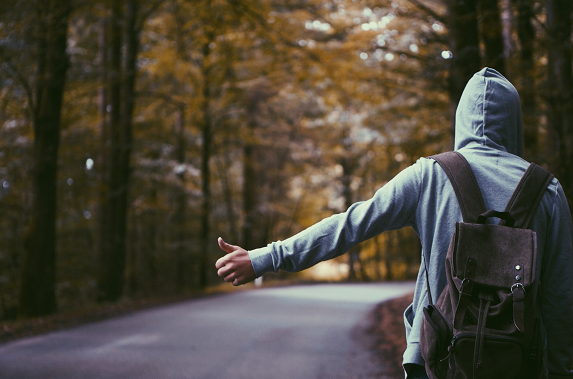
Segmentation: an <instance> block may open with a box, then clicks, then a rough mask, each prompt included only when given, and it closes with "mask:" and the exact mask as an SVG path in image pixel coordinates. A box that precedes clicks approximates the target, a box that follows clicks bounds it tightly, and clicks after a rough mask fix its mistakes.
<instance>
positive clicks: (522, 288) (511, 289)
mask: <svg viewBox="0 0 573 379" xmlns="http://www.w3.org/2000/svg"><path fill="white" fill-rule="evenodd" d="M519 287H521V290H522V291H523V296H525V293H526V292H525V287H524V286H523V284H522V283H513V285H512V286H511V288H510V291H511V293H513V290H514V289H516V288H519ZM506 288H507V287H506Z"/></svg>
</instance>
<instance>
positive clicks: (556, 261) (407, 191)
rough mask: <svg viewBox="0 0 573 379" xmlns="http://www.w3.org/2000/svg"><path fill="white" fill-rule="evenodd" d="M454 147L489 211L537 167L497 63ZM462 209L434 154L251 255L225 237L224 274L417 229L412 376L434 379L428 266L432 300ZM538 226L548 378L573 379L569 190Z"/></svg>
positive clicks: (408, 361) (246, 277)
mask: <svg viewBox="0 0 573 379" xmlns="http://www.w3.org/2000/svg"><path fill="white" fill-rule="evenodd" d="M455 121H456V122H455V150H456V151H458V152H460V153H461V154H462V155H463V156H464V157H465V158H466V159H467V161H468V162H469V164H470V166H471V168H472V170H473V172H474V173H475V176H476V178H477V181H478V184H479V187H480V190H481V192H482V194H483V197H484V201H485V206H486V209H494V210H503V209H505V206H506V204H507V202H508V200H509V198H510V197H511V194H512V193H513V191H514V189H515V187H516V186H517V183H518V182H519V180H520V179H521V176H522V175H523V174H524V172H525V170H526V169H527V167H528V165H529V163H528V162H527V161H525V160H524V159H522V158H521V157H522V154H523V137H522V134H523V133H522V121H521V107H520V102H519V95H518V93H517V91H516V89H515V88H514V86H513V85H512V84H511V83H510V82H509V81H508V80H507V79H506V78H504V77H503V76H502V75H501V74H499V73H498V72H497V71H495V70H493V69H491V68H484V69H483V70H481V71H479V72H477V73H476V74H475V75H474V76H473V77H472V78H471V79H470V80H469V82H468V83H467V85H466V88H465V89H464V92H463V94H462V97H461V99H460V101H459V104H458V108H457V111H456V120H455ZM461 221H462V215H461V212H460V208H459V206H458V202H457V199H456V196H455V193H454V190H453V187H452V185H451V183H450V182H449V180H448V177H447V176H446V174H445V172H444V171H443V170H442V168H441V167H440V166H439V165H438V163H437V162H435V161H434V160H433V159H426V158H420V159H419V160H418V161H417V162H416V163H415V164H413V165H411V166H410V167H408V168H406V169H404V170H403V171H401V172H400V173H399V174H398V175H396V176H395V177H394V178H393V179H392V180H391V181H389V182H388V183H387V184H386V185H384V186H383V187H382V188H380V189H379V190H378V191H377V192H376V193H375V195H374V196H373V197H372V198H371V199H370V200H368V201H364V202H358V203H356V204H353V205H352V206H350V207H349V208H348V210H347V211H346V212H344V213H340V214H337V215H334V216H331V217H328V218H326V219H324V220H322V221H320V222H319V223H317V224H315V225H313V226H311V227H309V228H308V229H306V230H304V231H302V232H300V233H298V234H296V235H295V236H293V237H291V238H288V239H286V240H284V241H277V242H273V243H270V244H269V245H268V246H266V247H263V248H259V249H255V250H252V251H248V252H247V251H245V250H244V249H242V248H240V247H238V246H233V245H229V244H227V243H226V242H225V241H223V240H222V239H219V245H220V247H221V248H222V249H223V250H224V251H225V252H227V253H228V254H227V255H225V256H223V257H222V258H220V259H219V260H218V261H217V263H216V268H217V269H218V275H219V276H222V277H224V280H225V281H227V282H232V283H233V285H240V284H244V283H247V282H249V281H251V280H253V279H255V277H259V276H261V275H263V274H264V273H266V272H270V271H273V272H275V273H276V272H278V271H279V270H283V271H290V272H293V271H300V270H303V269H306V268H308V267H310V266H312V265H314V264H316V263H318V262H320V261H323V260H327V259H331V258H334V257H336V256H339V255H341V254H343V253H345V252H347V251H348V250H350V249H351V248H352V247H353V246H355V245H356V244H358V243H360V242H361V241H364V240H367V239H369V238H372V237H374V236H376V235H377V234H379V233H381V232H383V231H385V230H393V229H398V228H402V227H405V226H411V227H412V228H413V229H414V230H415V231H416V233H417V235H418V236H419V237H420V241H421V244H422V254H423V255H424V258H425V259H422V260H421V262H428V267H427V268H426V267H424V266H425V265H424V264H423V263H422V264H421V266H420V270H419V272H418V277H417V281H416V287H415V293H414V299H413V302H412V304H411V305H410V306H409V307H408V308H407V309H406V310H405V312H404V323H405V326H406V340H407V348H406V351H405V352H404V355H403V366H404V369H405V375H406V378H407V379H417V378H427V376H426V373H425V370H424V360H423V358H422V355H421V354H420V349H419V347H418V342H419V338H420V322H421V320H422V313H423V312H422V310H423V308H424V307H425V306H427V304H428V294H427V287H426V272H425V270H426V269H427V271H428V278H429V279H428V280H429V281H430V288H431V289H430V290H431V295H432V298H433V299H437V298H438V297H439V295H440V293H441V292H442V290H443V288H444V287H445V285H446V275H445V265H444V261H445V257H446V253H447V249H448V245H449V242H450V238H451V236H452V234H453V232H454V227H455V223H456V222H461ZM529 227H530V228H531V229H532V230H534V231H535V232H536V234H537V268H536V275H539V278H540V288H539V291H540V292H539V293H540V296H539V299H540V301H539V302H538V304H539V307H538V308H539V309H536V312H537V313H538V314H540V315H541V318H542V323H543V328H542V329H543V330H544V334H543V335H544V346H545V349H544V359H543V365H542V370H541V375H540V377H541V378H549V379H557V378H559V379H563V378H573V370H572V369H573V343H572V341H573V322H572V320H573V247H572V238H573V237H572V236H573V227H572V223H571V213H570V211H569V207H568V205H567V201H566V198H565V195H564V193H563V189H562V188H561V185H560V184H559V182H558V180H557V179H555V178H554V179H553V180H552V181H551V183H550V184H549V185H548V187H547V189H546V190H545V193H544V194H543V197H542V200H541V202H540V204H539V206H538V208H537V210H536V214H535V217H534V218H533V220H532V222H531V224H530V225H529Z"/></svg>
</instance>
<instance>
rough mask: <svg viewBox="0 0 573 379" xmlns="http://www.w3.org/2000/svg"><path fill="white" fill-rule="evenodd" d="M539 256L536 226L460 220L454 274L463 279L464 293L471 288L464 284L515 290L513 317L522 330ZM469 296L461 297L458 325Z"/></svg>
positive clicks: (457, 228)
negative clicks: (534, 228) (532, 228)
mask: <svg viewBox="0 0 573 379" xmlns="http://www.w3.org/2000/svg"><path fill="white" fill-rule="evenodd" d="M536 256H537V240H536V234H535V232H534V231H532V230H529V229H519V228H512V227H507V226H501V225H490V224H470V223H456V233H455V240H454V252H453V267H454V270H455V272H454V276H455V277H457V278H458V279H460V280H462V285H461V288H460V289H459V290H460V294H461V295H462V294H465V292H467V289H466V288H464V287H469V290H470V291H471V289H472V288H473V287H474V285H478V286H483V287H488V288H492V289H501V290H504V291H507V292H511V294H512V298H513V320H514V324H515V327H516V328H517V329H518V330H519V331H521V332H523V331H524V329H525V295H526V288H528V287H529V286H530V285H531V284H532V283H533V282H534V280H535V262H536ZM468 300H469V298H468V296H465V299H462V298H460V303H459V304H458V309H456V315H455V320H454V325H457V326H459V324H460V322H461V318H462V317H463V315H464V314H465V307H466V303H467V301H468ZM462 304H463V305H462ZM460 307H462V308H461V309H460ZM458 311H460V312H458ZM457 326H456V327H457Z"/></svg>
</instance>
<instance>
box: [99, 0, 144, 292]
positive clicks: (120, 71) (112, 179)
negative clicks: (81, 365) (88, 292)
mask: <svg viewBox="0 0 573 379" xmlns="http://www.w3.org/2000/svg"><path fill="white" fill-rule="evenodd" d="M122 5H123V3H121V2H117V1H114V2H112V3H111V15H110V22H109V26H110V27H109V36H110V48H109V52H110V54H109V70H108V77H109V82H108V86H109V89H108V93H109V104H108V106H107V107H106V108H109V110H108V112H109V113H110V119H109V133H106V134H107V136H108V138H109V139H108V140H107V141H106V145H107V144H109V151H108V152H107V153H108V156H107V158H106V160H107V163H106V168H107V172H106V173H105V182H106V183H105V184H106V193H105V197H104V199H103V204H102V212H101V215H100V216H101V217H102V218H103V219H104V221H103V222H102V224H101V225H102V228H101V237H100V238H101V245H100V246H101V252H100V271H99V282H98V287H99V299H100V300H102V301H114V300H117V299H118V298H119V297H120V296H121V294H122V290H123V282H124V270H125V259H126V235H127V211H128V189H129V181H130V180H129V179H130V171H131V169H130V158H131V150H132V143H133V136H132V134H133V132H132V123H133V109H134V103H135V77H136V58H137V53H138V50H139V38H140V37H139V36H140V33H141V28H142V25H138V24H137V15H138V1H137V0H128V1H127V2H126V4H125V10H123V9H122ZM122 25H123V26H124V28H123V30H122V28H121V26H122ZM122 31H123V35H122ZM122 36H123V38H122ZM122 41H123V43H122ZM122 46H124V48H125V57H124V60H125V65H124V66H123V67H122V54H121V52H122ZM105 148H106V147H104V149H105Z"/></svg>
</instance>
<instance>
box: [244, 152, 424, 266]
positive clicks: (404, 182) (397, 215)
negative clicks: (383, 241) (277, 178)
mask: <svg viewBox="0 0 573 379" xmlns="http://www.w3.org/2000/svg"><path fill="white" fill-rule="evenodd" d="M420 166H421V163H420V161H418V162H417V163H416V164H414V165H412V166H410V167H408V168H406V169H405V170H403V171H402V172H400V173H399V174H398V175H396V176H395V177H394V178H393V179H392V180H391V181H390V182H388V183H387V184H386V185H385V186H383V187H382V188H380V189H379V190H378V191H377V192H376V193H375V194H374V196H373V197H372V198H371V199H370V200H368V201H363V202H358V203H355V204H353V205H352V206H350V207H349V208H348V210H347V211H346V212H344V213H339V214H336V215H333V216H331V217H328V218H326V219H324V220H322V221H320V222H319V223H317V224H315V225H313V226H311V227H309V228H307V229H305V230H303V231H302V232H300V233H298V234H296V235H294V236H293V237H290V238H288V239H286V240H284V241H277V242H273V243H271V244H269V245H268V246H267V247H264V248H260V249H255V250H251V251H249V256H250V258H251V262H252V264H253V268H254V270H255V274H256V275H257V276H261V275H263V274H264V273H265V272H269V271H273V272H275V273H276V272H278V271H279V270H283V271H289V272H294V271H301V270H304V269H306V268H309V267H311V266H313V265H315V264H316V263H318V262H321V261H325V260H328V259H332V258H334V257H337V256H339V255H342V254H344V253H345V252H347V251H348V250H350V249H351V248H352V247H354V246H355V245H357V244H358V243H360V242H362V241H365V240H367V239H369V238H372V237H374V236H376V235H378V234H380V233H381V232H383V231H385V230H393V229H399V228H402V227H404V226H413V225H414V218H415V215H416V208H417V205H418V199H419V194H420V183H421V167H420Z"/></svg>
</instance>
